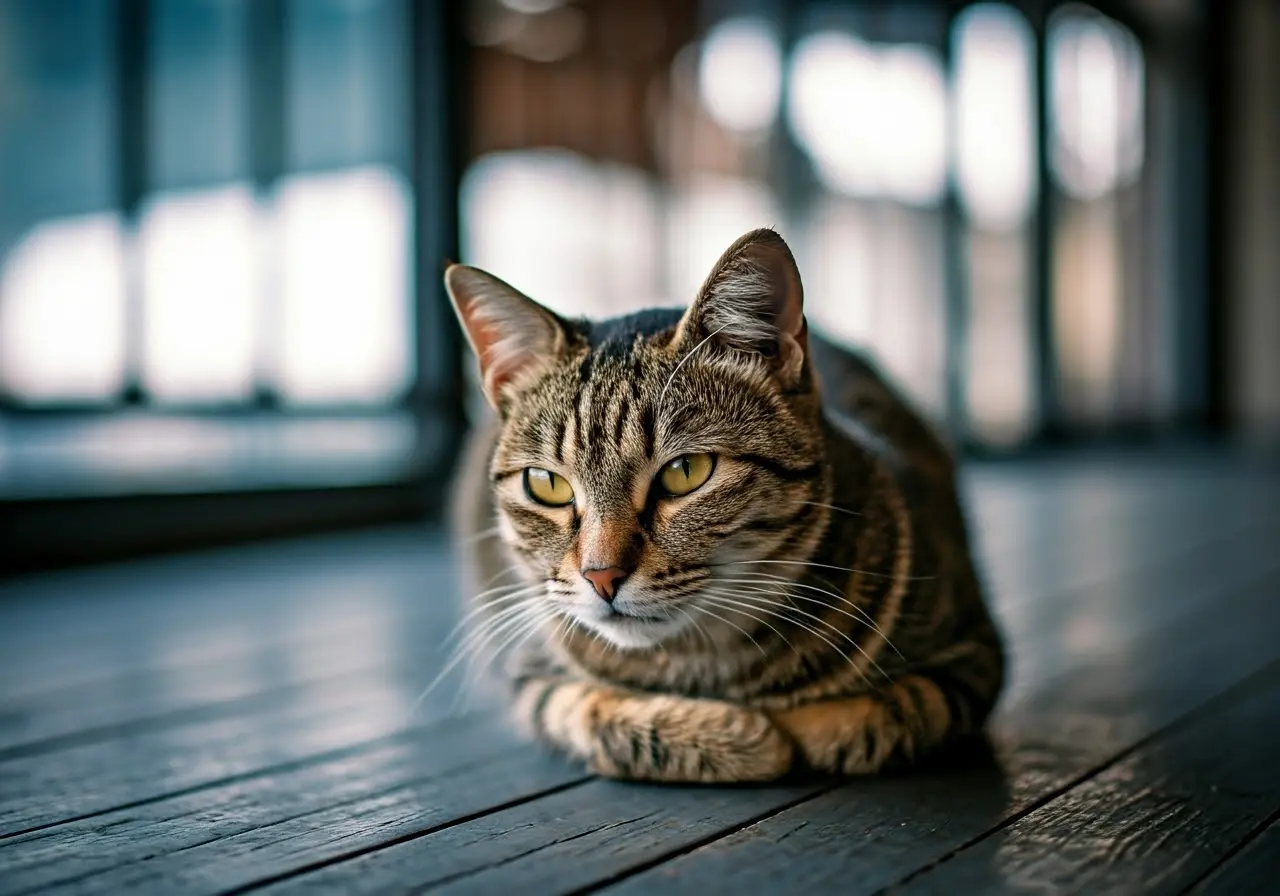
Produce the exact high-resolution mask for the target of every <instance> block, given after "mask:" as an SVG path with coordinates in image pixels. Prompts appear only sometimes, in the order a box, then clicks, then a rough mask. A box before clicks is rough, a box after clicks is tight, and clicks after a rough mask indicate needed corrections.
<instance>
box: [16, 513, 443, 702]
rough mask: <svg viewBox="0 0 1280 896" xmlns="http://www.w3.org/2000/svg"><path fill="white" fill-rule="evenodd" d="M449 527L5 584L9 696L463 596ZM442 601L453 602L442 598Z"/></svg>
mask: <svg viewBox="0 0 1280 896" xmlns="http://www.w3.org/2000/svg"><path fill="white" fill-rule="evenodd" d="M455 593H456V583H455V578H454V575H453V570H452V566H451V562H450V555H449V551H448V549H447V546H446V545H445V543H444V540H443V539H442V537H441V535H440V533H439V532H431V531H427V530H423V529H421V528H417V527H414V528H402V529H396V530H391V531H377V532H373V533H361V534H354V535H352V534H348V535H344V536H329V537H321V538H315V539H307V540H304V541H300V542H286V543H278V544H272V545H260V546H255V547H244V548H234V549H224V550H219V551H211V552H208V553H204V554H194V555H179V556H173V557H164V558H158V559H153V560H147V561H139V562H135V563H127V564H118V565H113V566H108V567H101V568H89V569H79V570H74V571H70V572H60V573H45V574H40V575H36V576H31V577H28V578H24V579H18V580H14V581H9V582H4V583H0V654H3V655H4V656H5V660H6V662H5V664H4V666H3V668H0V706H3V705H4V704H5V702H6V701H9V700H12V699H15V698H22V697H26V696H34V695H39V694H47V693H49V692H51V691H56V690H59V689H64V688H73V687H75V686H79V685H84V684H88V683H92V682H95V681H99V680H101V679H106V678H119V677H121V676H129V675H138V674H141V673H145V672H155V671H161V670H170V669H182V668H190V667H194V666H199V665H207V664H209V663H212V662H217V661H225V662H229V663H230V662H235V661H237V659H238V658H240V657H242V656H244V655H245V654H249V653H260V652H262V651H263V650H266V649H269V648H270V647H272V646H278V645H280V644H282V643H284V644H291V643H295V642H298V641H305V640H308V639H322V638H334V637H340V636H341V635H342V634H343V633H344V632H350V631H351V630H352V629H354V630H355V631H357V632H360V631H364V630H367V629H369V628H373V627H376V626H378V625H381V626H384V627H387V626H394V625H395V624H396V622H397V621H398V620H405V619H412V618H414V616H415V613H421V612H424V611H425V612H434V611H435V609H436V608H435V607H434V606H433V604H442V603H443V604H448V603H451V602H452V601H451V599H450V597H449V596H451V595H453V594H455ZM442 598H443V600H442Z"/></svg>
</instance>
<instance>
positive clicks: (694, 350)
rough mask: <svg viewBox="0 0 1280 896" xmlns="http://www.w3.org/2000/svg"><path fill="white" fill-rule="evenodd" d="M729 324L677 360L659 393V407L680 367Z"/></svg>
mask: <svg viewBox="0 0 1280 896" xmlns="http://www.w3.org/2000/svg"><path fill="white" fill-rule="evenodd" d="M727 326H729V325H728V324H725V325H724V326H722V327H720V328H719V329H717V330H716V331H715V332H713V333H711V334H710V335H709V336H707V337H706V338H705V339H703V340H702V341H701V342H699V343H698V344H697V345H695V346H694V347H693V348H691V349H689V353H688V354H686V355H685V356H684V357H683V358H681V359H680V360H679V362H677V364H676V366H675V369H674V370H672V371H671V376H669V377H667V382H666V383H665V384H664V385H663V387H662V391H661V392H660V393H658V407H659V408H661V407H662V400H663V399H664V398H666V397H667V389H669V388H671V381H672V380H673V379H675V378H676V374H677V373H679V372H680V368H681V367H683V366H684V364H685V362H686V361H688V360H689V359H690V358H692V357H693V356H694V353H695V352H697V351H698V349H700V348H702V347H703V346H704V345H706V344H707V343H708V342H710V341H711V337H712V336H716V335H718V334H719V333H720V330H723V329H724V328H725V327H727Z"/></svg>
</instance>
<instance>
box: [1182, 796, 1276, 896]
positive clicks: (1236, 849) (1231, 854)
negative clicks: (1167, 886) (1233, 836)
mask: <svg viewBox="0 0 1280 896" xmlns="http://www.w3.org/2000/svg"><path fill="white" fill-rule="evenodd" d="M1277 822H1280V808H1277V809H1275V810H1274V811H1272V813H1271V814H1270V815H1268V816H1267V817H1266V818H1264V819H1263V820H1262V821H1260V822H1259V823H1258V824H1256V825H1254V827H1253V829H1252V830H1250V831H1249V833H1248V834H1246V835H1245V836H1244V837H1242V838H1241V839H1240V842H1239V843H1237V844H1235V845H1234V846H1232V847H1231V848H1230V849H1229V850H1227V851H1226V852H1224V853H1223V854H1222V855H1221V856H1219V857H1218V858H1217V859H1216V860H1215V861H1214V863H1213V864H1212V865H1210V866H1209V867H1208V868H1206V869H1205V871H1204V873H1203V874H1201V875H1200V876H1199V877H1197V878H1196V879H1195V880H1193V881H1192V882H1191V885H1190V886H1188V887H1187V888H1186V889H1185V890H1183V891H1182V892H1183V893H1186V894H1191V893H1197V892H1199V891H1200V890H1201V888H1202V885H1203V884H1204V883H1205V881H1207V880H1209V878H1211V877H1213V875H1214V874H1216V873H1217V871H1218V869H1219V868H1222V867H1223V866H1224V865H1226V864H1227V863H1228V862H1230V861H1231V860H1232V859H1234V858H1235V857H1236V856H1237V855H1239V854H1240V853H1242V852H1244V851H1245V850H1246V849H1248V848H1249V846H1250V845H1251V844H1252V843H1253V842H1254V841H1255V840H1257V839H1258V838H1259V837H1261V836H1262V835H1263V834H1265V833H1266V832H1267V830H1268V829H1269V828H1270V827H1271V826H1272V825H1274V824H1276V823H1277Z"/></svg>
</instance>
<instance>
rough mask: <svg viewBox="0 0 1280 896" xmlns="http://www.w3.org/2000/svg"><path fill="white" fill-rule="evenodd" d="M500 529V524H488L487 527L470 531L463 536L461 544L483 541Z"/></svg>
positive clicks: (497, 532)
mask: <svg viewBox="0 0 1280 896" xmlns="http://www.w3.org/2000/svg"><path fill="white" fill-rule="evenodd" d="M501 531H502V527H501V526H490V527H489V528H488V529H481V530H480V531H479V532H472V533H471V534H470V535H468V536H467V537H466V538H464V539H463V540H462V541H463V544H473V543H475V542H477V541H483V540H484V539H486V538H493V537H494V536H495V535H497V534H499V533H500V532H501Z"/></svg>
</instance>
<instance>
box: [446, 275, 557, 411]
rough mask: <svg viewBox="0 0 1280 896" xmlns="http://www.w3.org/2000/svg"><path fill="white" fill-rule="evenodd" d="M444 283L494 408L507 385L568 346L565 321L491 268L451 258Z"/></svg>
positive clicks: (521, 379)
mask: <svg viewBox="0 0 1280 896" xmlns="http://www.w3.org/2000/svg"><path fill="white" fill-rule="evenodd" d="M444 285H445V289H446V290H448V293H449V298H450V299H451V300H452V301H453V308H454V310H455V311H456V312H457V313H458V320H459V321H461V323H462V329H463V332H465V333H466V334H467V340H468V341H469V342H470V343H471V348H472V349H474V350H475V353H476V359H477V360H478V361H479V362H480V384H481V388H482V389H483V390H484V394H485V397H486V398H488V399H489V403H490V404H491V405H493V406H494V408H495V409H497V410H499V411H501V410H502V405H503V403H504V391H505V390H506V389H507V388H508V387H509V386H513V385H519V384H520V383H521V382H527V381H528V380H529V379H531V378H533V377H536V376H537V375H538V374H539V373H542V372H545V370H546V369H547V368H548V367H549V366H550V365H551V363H552V362H553V361H554V360H555V359H556V358H558V357H560V356H561V355H562V354H564V353H565V352H566V351H567V349H568V347H569V333H568V329H567V327H566V325H565V323H564V321H562V320H561V319H560V318H559V317H557V316H556V315H555V314H553V313H552V312H551V311H548V310H547V309H546V308H543V307H542V306H541V305H539V304H538V303H537V302H535V301H534V300H533V299H531V298H529V297H528V296H526V295H525V294H524V293H522V292H520V291H519V290H518V289H516V288H515V287H513V286H511V285H510V284H507V283H504V282H503V281H501V280H499V279H498V278H497V277H495V276H493V275H492V274H490V273H487V272H486V271H482V270H480V269H479V268H473V267H470V266H468V265H463V264H451V265H449V267H448V268H446V269H445V272H444Z"/></svg>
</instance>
